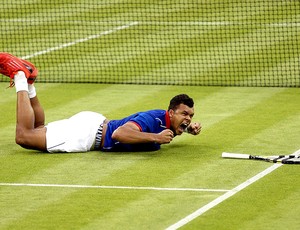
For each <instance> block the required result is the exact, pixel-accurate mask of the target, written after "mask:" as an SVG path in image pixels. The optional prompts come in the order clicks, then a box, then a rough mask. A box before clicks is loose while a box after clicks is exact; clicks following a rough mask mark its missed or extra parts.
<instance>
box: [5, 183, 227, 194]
mask: <svg viewBox="0 0 300 230" xmlns="http://www.w3.org/2000/svg"><path fill="white" fill-rule="evenodd" d="M0 186H19V187H59V188H85V189H87V188H94V189H128V190H158V191H190V192H228V191H229V190H227V189H206V188H159V187H139V186H106V185H72V184H27V183H0Z"/></svg>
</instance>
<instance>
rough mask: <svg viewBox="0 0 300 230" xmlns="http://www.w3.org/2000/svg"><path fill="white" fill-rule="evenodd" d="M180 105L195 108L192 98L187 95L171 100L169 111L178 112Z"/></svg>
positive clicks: (180, 95)
mask: <svg viewBox="0 0 300 230" xmlns="http://www.w3.org/2000/svg"><path fill="white" fill-rule="evenodd" d="M180 104H184V105H187V106H188V107H190V108H193V107H194V101H193V99H192V98H191V97H189V96H188V95H186V94H179V95H176V96H175V97H173V98H172V99H171V101H170V104H169V108H168V110H170V109H172V110H176V109H177V107H178V106H179V105H180Z"/></svg>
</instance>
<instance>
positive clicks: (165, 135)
mask: <svg viewBox="0 0 300 230" xmlns="http://www.w3.org/2000/svg"><path fill="white" fill-rule="evenodd" d="M157 136H158V138H157V141H156V142H157V143H158V144H167V143H170V142H171V141H172V140H173V138H174V133H173V131H172V130H170V129H165V130H163V131H161V132H160V133H158V134H157Z"/></svg>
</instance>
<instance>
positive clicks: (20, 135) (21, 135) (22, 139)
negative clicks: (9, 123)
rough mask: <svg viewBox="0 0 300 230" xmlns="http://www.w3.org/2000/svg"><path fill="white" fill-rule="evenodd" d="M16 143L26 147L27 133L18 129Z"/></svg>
mask: <svg viewBox="0 0 300 230" xmlns="http://www.w3.org/2000/svg"><path fill="white" fill-rule="evenodd" d="M15 141H16V143H17V144H18V145H21V146H24V145H25V144H26V142H27V141H26V132H25V130H24V129H23V128H20V127H17V129H16V138H15Z"/></svg>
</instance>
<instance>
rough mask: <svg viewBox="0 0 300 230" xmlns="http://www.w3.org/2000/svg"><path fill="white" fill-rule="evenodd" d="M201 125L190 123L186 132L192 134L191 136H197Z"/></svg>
mask: <svg viewBox="0 0 300 230" xmlns="http://www.w3.org/2000/svg"><path fill="white" fill-rule="evenodd" d="M201 129H202V125H201V123H199V122H192V123H191V124H190V125H189V126H188V127H187V132H188V133H190V134H192V135H198V134H199V133H200V132H201Z"/></svg>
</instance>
